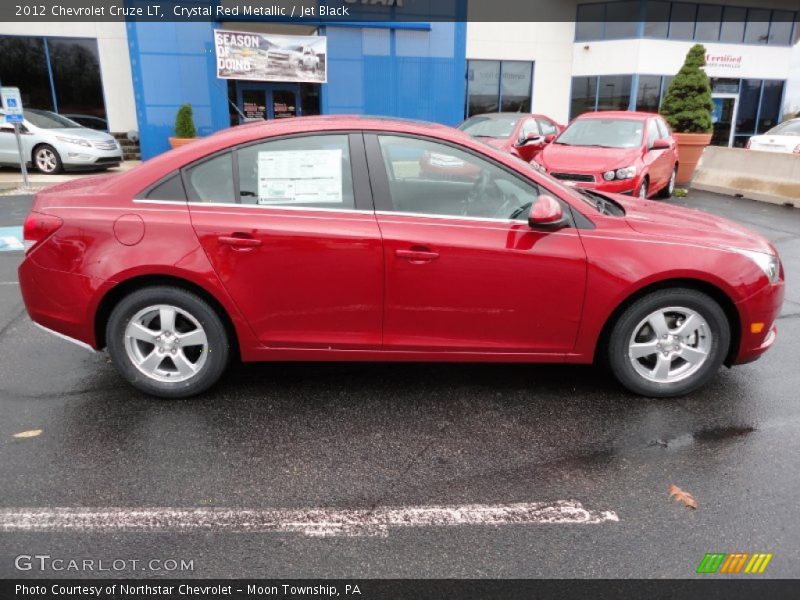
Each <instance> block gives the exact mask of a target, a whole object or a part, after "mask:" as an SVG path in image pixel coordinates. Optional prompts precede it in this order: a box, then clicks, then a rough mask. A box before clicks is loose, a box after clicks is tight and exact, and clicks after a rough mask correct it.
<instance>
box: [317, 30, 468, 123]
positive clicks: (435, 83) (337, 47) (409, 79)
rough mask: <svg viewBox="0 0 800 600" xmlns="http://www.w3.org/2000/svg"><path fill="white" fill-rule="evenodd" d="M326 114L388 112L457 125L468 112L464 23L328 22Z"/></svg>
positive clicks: (377, 113) (398, 115) (323, 93)
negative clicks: (390, 24) (371, 24)
mask: <svg viewBox="0 0 800 600" xmlns="http://www.w3.org/2000/svg"><path fill="white" fill-rule="evenodd" d="M325 35H327V36H328V84H327V86H323V90H322V112H323V113H325V114H347V113H350V114H353V113H356V114H368V115H390V116H396V117H407V118H413V119H424V120H426V121H437V122H439V123H445V124H447V125H455V124H457V123H459V122H460V121H462V120H463V118H464V98H465V93H466V92H465V89H466V88H465V85H466V84H465V76H466V75H465V74H466V71H467V66H466V25H465V23H431V24H430V29H428V30H419V29H394V28H393V29H387V28H345V27H327V28H326V29H325Z"/></svg>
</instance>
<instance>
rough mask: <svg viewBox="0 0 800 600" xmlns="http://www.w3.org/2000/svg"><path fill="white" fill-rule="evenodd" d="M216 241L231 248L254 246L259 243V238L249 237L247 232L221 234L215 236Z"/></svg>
mask: <svg viewBox="0 0 800 600" xmlns="http://www.w3.org/2000/svg"><path fill="white" fill-rule="evenodd" d="M217 241H218V242H219V243H220V244H224V245H226V246H232V247H233V248H255V247H257V246H260V245H261V240H259V239H256V238H254V237H250V236H249V234H239V235H236V234H234V235H221V236H219V237H217Z"/></svg>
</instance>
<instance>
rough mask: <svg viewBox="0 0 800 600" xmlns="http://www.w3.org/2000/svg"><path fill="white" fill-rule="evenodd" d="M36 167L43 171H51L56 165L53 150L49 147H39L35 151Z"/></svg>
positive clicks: (56, 161)
mask: <svg viewBox="0 0 800 600" xmlns="http://www.w3.org/2000/svg"><path fill="white" fill-rule="evenodd" d="M36 167H37V168H38V169H39V170H40V171H42V172H43V173H52V172H53V171H55V170H56V168H57V167H58V159H57V158H56V155H55V152H53V151H52V150H50V149H49V148H41V149H40V150H38V151H37V152H36Z"/></svg>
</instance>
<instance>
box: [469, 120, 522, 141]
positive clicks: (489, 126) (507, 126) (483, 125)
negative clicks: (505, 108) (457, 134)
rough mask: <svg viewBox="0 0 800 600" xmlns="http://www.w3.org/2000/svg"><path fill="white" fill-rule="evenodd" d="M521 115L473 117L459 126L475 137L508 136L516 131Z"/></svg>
mask: <svg viewBox="0 0 800 600" xmlns="http://www.w3.org/2000/svg"><path fill="white" fill-rule="evenodd" d="M519 120H520V116H516V115H515V116H508V117H491V118H490V117H472V118H471V119H467V120H466V121H464V122H463V123H462V124H461V125H459V126H458V128H459V129H460V130H461V131H463V132H465V133H468V134H470V135H471V136H474V137H490V138H507V137H511V134H512V133H514V128H515V127H516V126H517V123H519Z"/></svg>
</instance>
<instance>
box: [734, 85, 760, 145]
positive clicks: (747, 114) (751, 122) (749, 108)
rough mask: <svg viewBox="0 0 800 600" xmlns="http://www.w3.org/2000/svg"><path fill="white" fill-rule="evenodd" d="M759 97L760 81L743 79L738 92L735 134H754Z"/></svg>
mask: <svg viewBox="0 0 800 600" xmlns="http://www.w3.org/2000/svg"><path fill="white" fill-rule="evenodd" d="M760 96H761V80H760V79H743V80H742V87H741V91H740V92H739V108H738V110H737V112H736V131H737V133H747V134H754V133H755V132H756V116H757V115H758V101H759V98H760Z"/></svg>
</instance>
